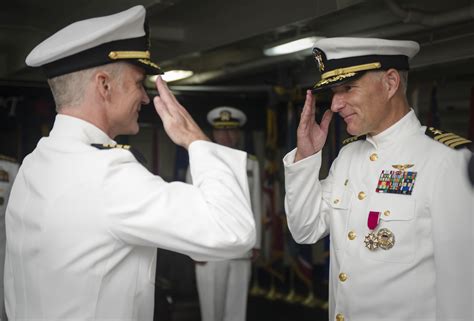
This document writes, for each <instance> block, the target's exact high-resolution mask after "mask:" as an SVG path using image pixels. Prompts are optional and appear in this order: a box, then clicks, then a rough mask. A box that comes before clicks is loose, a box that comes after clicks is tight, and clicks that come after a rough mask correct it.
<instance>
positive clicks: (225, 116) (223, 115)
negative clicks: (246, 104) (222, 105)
mask: <svg viewBox="0 0 474 321" xmlns="http://www.w3.org/2000/svg"><path fill="white" fill-rule="evenodd" d="M230 116H231V114H230V111H228V110H223V111H221V112H220V113H219V117H220V120H221V121H229V120H230Z"/></svg>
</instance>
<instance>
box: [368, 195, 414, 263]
mask: <svg viewBox="0 0 474 321" xmlns="http://www.w3.org/2000/svg"><path fill="white" fill-rule="evenodd" d="M370 209H371V210H372V211H377V212H380V220H379V225H378V226H377V228H376V230H375V231H376V232H377V231H380V230H381V229H388V231H389V232H391V233H392V236H393V240H394V242H393V247H392V248H389V249H382V248H378V249H376V250H374V251H370V250H369V249H367V248H365V247H363V248H362V256H363V257H365V258H368V259H370V260H376V261H382V262H391V263H410V262H412V261H413V259H414V257H415V250H416V242H417V240H416V201H415V199H414V198H412V197H410V196H406V195H393V194H375V195H374V197H373V198H372V201H371V203H370ZM368 232H369V230H368V228H367V233H368Z"/></svg>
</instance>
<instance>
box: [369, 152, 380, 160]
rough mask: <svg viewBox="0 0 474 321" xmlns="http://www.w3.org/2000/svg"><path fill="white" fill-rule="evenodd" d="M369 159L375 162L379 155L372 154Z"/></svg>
mask: <svg viewBox="0 0 474 321" xmlns="http://www.w3.org/2000/svg"><path fill="white" fill-rule="evenodd" d="M369 158H370V160H371V161H372V162H375V161H376V160H377V159H379V155H377V154H375V153H373V154H372V155H370V157H369Z"/></svg>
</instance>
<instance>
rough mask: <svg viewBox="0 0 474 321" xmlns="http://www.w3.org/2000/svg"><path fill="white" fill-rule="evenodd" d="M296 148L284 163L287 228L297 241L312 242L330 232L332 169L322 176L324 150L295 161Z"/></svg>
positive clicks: (286, 157)
mask: <svg viewBox="0 0 474 321" xmlns="http://www.w3.org/2000/svg"><path fill="white" fill-rule="evenodd" d="M295 154H296V149H294V150H293V151H291V152H289V153H288V154H287V155H286V156H285V157H284V158H283V164H284V167H285V193H286V194H285V211H286V217H287V220H288V228H289V230H290V232H291V235H292V236H293V238H294V239H295V241H296V242H298V243H304V244H311V243H315V242H317V241H318V240H319V239H321V238H323V237H324V236H326V235H328V233H329V214H330V206H328V204H327V202H326V201H325V200H324V199H329V198H330V197H329V196H328V197H325V195H326V194H327V195H330V192H331V191H330V189H331V184H332V183H331V181H332V180H331V177H332V168H331V172H330V174H329V176H328V178H327V179H325V180H324V181H320V180H319V169H320V167H321V152H319V153H317V154H315V155H312V156H310V157H307V158H305V159H302V160H300V161H298V162H296V163H294V159H295Z"/></svg>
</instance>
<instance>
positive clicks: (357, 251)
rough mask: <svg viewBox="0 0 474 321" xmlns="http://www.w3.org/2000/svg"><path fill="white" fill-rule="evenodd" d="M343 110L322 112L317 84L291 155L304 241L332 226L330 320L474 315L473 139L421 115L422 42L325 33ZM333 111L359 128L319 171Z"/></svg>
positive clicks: (296, 215)
mask: <svg viewBox="0 0 474 321" xmlns="http://www.w3.org/2000/svg"><path fill="white" fill-rule="evenodd" d="M315 46H316V48H315V49H314V54H315V58H316V60H317V62H318V64H319V70H320V72H321V80H320V81H319V82H318V83H317V84H316V85H315V87H314V91H315V92H319V91H321V90H329V89H330V90H332V94H333V97H332V104H331V109H330V110H328V111H326V112H325V114H324V115H323V118H322V120H321V123H320V124H318V123H316V122H315V117H314V115H315V99H314V97H313V96H312V93H311V91H308V92H307V95H306V102H305V105H304V108H303V111H302V114H301V120H300V123H299V127H298V131H297V138H298V140H297V148H296V149H295V150H293V151H292V152H290V153H289V154H287V155H286V156H285V158H284V164H285V176H286V198H285V204H286V209H287V217H288V225H289V228H290V231H291V233H292V235H293V237H294V238H295V240H296V241H298V242H300V243H314V242H316V241H317V240H319V239H320V238H322V237H324V236H326V235H327V234H330V240H331V248H330V255H331V268H330V274H331V275H330V289H329V293H330V299H329V303H330V311H329V314H330V320H337V321H343V320H345V321H371V320H387V321H388V320H390V321H402V320H403V321H407V320H424V321H428V320H429V321H434V320H439V321H448V320H458V321H459V320H463V321H468V320H473V312H472V311H473V310H472V302H473V295H472V292H473V287H472V281H473V277H472V272H473V251H472V244H473V234H472V233H473V232H472V228H473V225H472V223H473V218H472V216H473V213H472V200H473V196H474V194H473V188H472V187H471V186H470V184H469V181H468V178H467V175H466V170H465V169H466V166H467V162H468V160H469V156H470V152H469V151H468V150H467V149H466V148H463V147H465V146H466V145H467V144H469V143H470V141H468V140H466V139H463V138H461V137H459V136H456V135H454V134H452V133H445V132H443V131H441V130H438V129H435V128H426V127H424V126H421V124H420V122H419V120H418V118H417V116H416V115H415V113H414V111H413V110H412V109H410V107H409V105H408V102H407V99H406V95H405V90H406V85H407V83H406V80H407V70H408V68H409V64H408V61H409V59H410V58H412V57H413V56H414V55H415V54H416V53H417V52H418V50H419V45H418V44H417V43H415V42H413V41H392V40H383V39H365V38H327V39H323V40H320V41H318V42H317V43H316V45H315ZM333 113H339V115H340V116H341V117H342V118H343V119H344V121H345V123H346V126H347V131H348V132H349V133H350V134H351V135H356V136H355V137H353V138H351V139H349V140H348V141H346V145H345V146H344V147H343V148H342V149H341V151H340V153H339V156H338V157H337V158H336V160H335V161H334V162H333V164H332V166H331V170H330V172H329V176H328V177H327V178H326V179H325V180H322V181H321V180H319V178H318V175H319V168H320V166H321V149H322V148H323V145H324V143H325V141H326V137H327V133H328V127H329V123H330V121H331V117H332V114H333Z"/></svg>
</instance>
